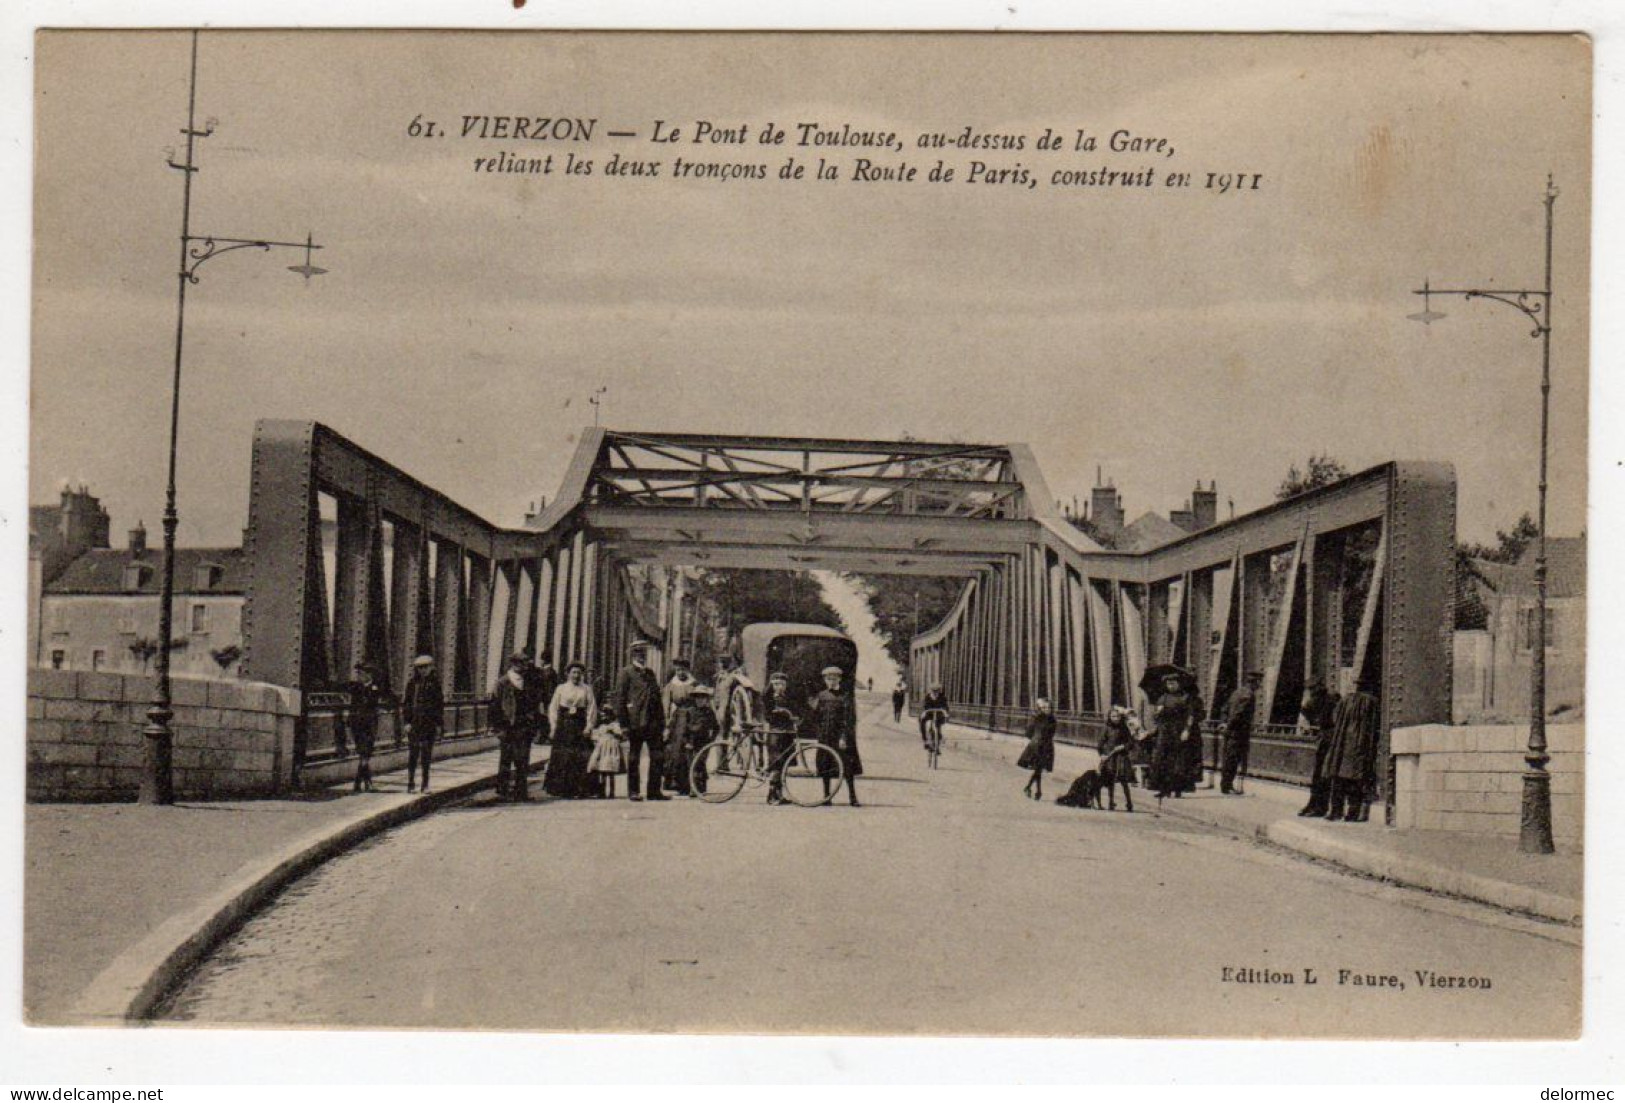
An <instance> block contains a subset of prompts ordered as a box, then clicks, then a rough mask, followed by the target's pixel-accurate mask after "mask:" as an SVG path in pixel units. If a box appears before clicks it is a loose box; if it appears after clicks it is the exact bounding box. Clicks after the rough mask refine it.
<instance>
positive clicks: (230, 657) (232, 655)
mask: <svg viewBox="0 0 1625 1103" xmlns="http://www.w3.org/2000/svg"><path fill="white" fill-rule="evenodd" d="M209 657H210V658H211V659H213V660H214V661H215V664H216V665H218V666H219V667H220V670H221V672H222V673H224V672H225V671H228V670H230V669H231V664H232V663H234V662H236V661H237V660H238V659H240V658H242V657H243V649H242V648H240V647H238V646H237V645H236V644H234V643H233V644H228V645H227V646H225V647H216V648H214V649H213V650H211V651H210V652H209Z"/></svg>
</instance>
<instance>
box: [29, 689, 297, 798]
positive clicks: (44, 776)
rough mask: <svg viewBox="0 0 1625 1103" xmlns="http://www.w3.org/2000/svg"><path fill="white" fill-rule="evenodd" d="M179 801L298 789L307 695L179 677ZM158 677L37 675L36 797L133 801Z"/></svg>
mask: <svg viewBox="0 0 1625 1103" xmlns="http://www.w3.org/2000/svg"><path fill="white" fill-rule="evenodd" d="M170 686H171V694H170V696H171V698H172V706H171V707H172V708H173V709H174V712H175V716H174V719H173V720H172V721H171V722H170V724H171V730H172V731H173V733H174V758H173V765H174V780H175V794H176V796H177V797H179V798H181V799H188V800H210V799H217V798H222V797H241V796H262V795H268V794H272V793H280V792H283V791H285V790H287V789H288V788H289V785H290V782H291V778H292V768H293V746H294V733H295V731H296V729H297V726H298V719H299V712H300V701H299V694H298V693H297V692H295V691H293V690H289V689H286V688H283V687H281V686H273V685H264V684H259V683H254V682H238V681H217V680H214V679H206V678H173V679H171V683H170ZM155 687H156V679H155V678H153V677H152V676H150V675H139V674H113V673H107V672H103V671H72V670H40V669H31V670H30V671H29V672H28V714H27V715H28V720H27V724H28V799H29V800H31V801H120V800H134V799H135V797H136V794H137V792H138V790H139V789H140V785H141V775H142V770H143V768H144V763H145V761H146V747H145V737H144V736H143V735H142V734H141V728H142V727H143V726H144V725H145V724H146V713H147V708H148V706H149V705H150V703H151V701H152V695H153V692H154V689H155Z"/></svg>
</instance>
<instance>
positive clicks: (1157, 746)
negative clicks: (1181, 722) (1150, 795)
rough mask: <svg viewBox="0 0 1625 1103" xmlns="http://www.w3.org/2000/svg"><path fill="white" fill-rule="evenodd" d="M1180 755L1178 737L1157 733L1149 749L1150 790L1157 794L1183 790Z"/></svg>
mask: <svg viewBox="0 0 1625 1103" xmlns="http://www.w3.org/2000/svg"><path fill="white" fill-rule="evenodd" d="M1182 755H1183V752H1182V750H1181V744H1180V741H1179V736H1177V735H1172V734H1168V733H1163V732H1159V733H1157V739H1156V742H1155V743H1154V744H1153V745H1152V748H1151V779H1150V780H1151V788H1153V789H1155V790H1156V791H1157V792H1158V793H1177V792H1180V791H1181V790H1182V789H1183V787H1184V786H1183V782H1184V775H1183V771H1182V766H1183V762H1184V760H1183V757H1182Z"/></svg>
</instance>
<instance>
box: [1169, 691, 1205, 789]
mask: <svg viewBox="0 0 1625 1103" xmlns="http://www.w3.org/2000/svg"><path fill="white" fill-rule="evenodd" d="M1185 696H1186V698H1187V699H1188V700H1189V702H1190V720H1189V721H1188V724H1187V728H1186V735H1187V738H1186V739H1185V741H1184V742H1183V743H1182V744H1180V756H1181V759H1180V774H1179V782H1180V784H1179V792H1181V793H1194V792H1196V787H1197V786H1199V785H1201V784H1202V769H1203V767H1202V721H1204V720H1206V719H1207V704H1206V703H1205V702H1204V701H1203V700H1202V698H1201V695H1200V694H1197V693H1195V692H1194V691H1192V692H1189V693H1187V694H1186V695H1185ZM1176 795H1177V794H1176Z"/></svg>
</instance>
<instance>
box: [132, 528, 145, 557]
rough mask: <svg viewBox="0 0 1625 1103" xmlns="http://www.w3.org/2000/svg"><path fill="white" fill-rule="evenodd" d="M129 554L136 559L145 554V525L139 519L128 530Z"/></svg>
mask: <svg viewBox="0 0 1625 1103" xmlns="http://www.w3.org/2000/svg"><path fill="white" fill-rule="evenodd" d="M130 554H131V555H133V556H135V557H136V558H137V559H140V558H141V557H142V556H144V555H146V554H147V526H146V525H144V524H142V523H141V522H140V521H137V522H136V523H135V528H133V529H131V530H130Z"/></svg>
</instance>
